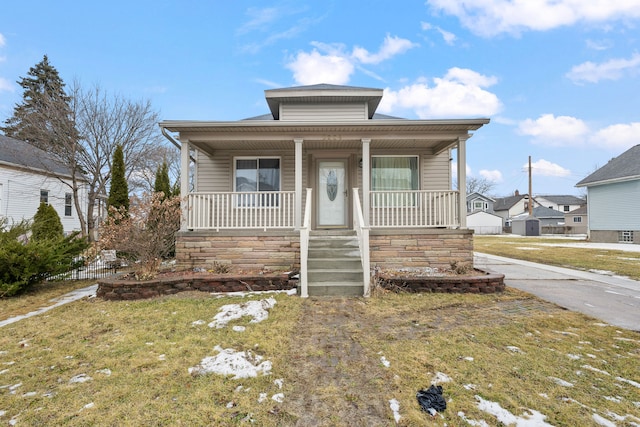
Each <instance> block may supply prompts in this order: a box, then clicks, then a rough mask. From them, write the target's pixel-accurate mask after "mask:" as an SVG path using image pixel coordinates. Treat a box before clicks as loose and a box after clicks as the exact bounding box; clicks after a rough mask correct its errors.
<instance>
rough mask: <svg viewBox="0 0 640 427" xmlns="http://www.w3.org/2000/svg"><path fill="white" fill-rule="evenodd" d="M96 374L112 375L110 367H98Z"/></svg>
mask: <svg viewBox="0 0 640 427" xmlns="http://www.w3.org/2000/svg"><path fill="white" fill-rule="evenodd" d="M96 374H102V375H106V376H108V377H110V376H111V369H109V368H105V369H98V370H97V371H96Z"/></svg>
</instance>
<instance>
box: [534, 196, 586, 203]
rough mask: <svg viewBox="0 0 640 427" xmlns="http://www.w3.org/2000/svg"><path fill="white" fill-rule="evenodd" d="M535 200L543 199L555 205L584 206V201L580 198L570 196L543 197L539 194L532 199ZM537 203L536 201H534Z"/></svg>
mask: <svg viewBox="0 0 640 427" xmlns="http://www.w3.org/2000/svg"><path fill="white" fill-rule="evenodd" d="M534 198H535V199H545V200H548V201H550V202H553V203H555V204H556V205H584V204H585V203H586V201H585V200H584V199H582V198H580V197H576V196H571V195H557V196H554V195H543V194H539V195H537V196H535V197H534ZM536 201H537V200H536Z"/></svg>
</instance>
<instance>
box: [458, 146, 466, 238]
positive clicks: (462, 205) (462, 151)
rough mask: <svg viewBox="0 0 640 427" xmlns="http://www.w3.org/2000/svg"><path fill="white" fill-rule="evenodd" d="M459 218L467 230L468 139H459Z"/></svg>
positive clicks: (461, 226)
mask: <svg viewBox="0 0 640 427" xmlns="http://www.w3.org/2000/svg"><path fill="white" fill-rule="evenodd" d="M457 152H458V216H459V222H460V228H467V138H458V150H457Z"/></svg>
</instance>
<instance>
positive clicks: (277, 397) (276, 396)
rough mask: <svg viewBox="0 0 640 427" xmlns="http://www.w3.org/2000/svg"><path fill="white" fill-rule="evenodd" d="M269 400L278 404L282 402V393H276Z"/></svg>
mask: <svg viewBox="0 0 640 427" xmlns="http://www.w3.org/2000/svg"><path fill="white" fill-rule="evenodd" d="M271 400H275V401H276V402H278V403H282V402H284V393H276V394H274V395H273V396H271Z"/></svg>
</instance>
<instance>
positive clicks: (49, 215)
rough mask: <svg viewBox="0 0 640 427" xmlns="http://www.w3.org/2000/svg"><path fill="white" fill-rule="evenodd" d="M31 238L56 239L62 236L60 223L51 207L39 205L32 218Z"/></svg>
mask: <svg viewBox="0 0 640 427" xmlns="http://www.w3.org/2000/svg"><path fill="white" fill-rule="evenodd" d="M31 231H32V237H33V238H34V239H36V240H46V239H56V238H59V237H62V236H63V235H64V229H63V227H62V221H60V216H58V213H57V212H56V210H55V209H54V208H53V206H51V205H48V204H46V203H40V206H39V207H38V211H37V212H36V214H35V215H34V216H33V225H32V226H31Z"/></svg>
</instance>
